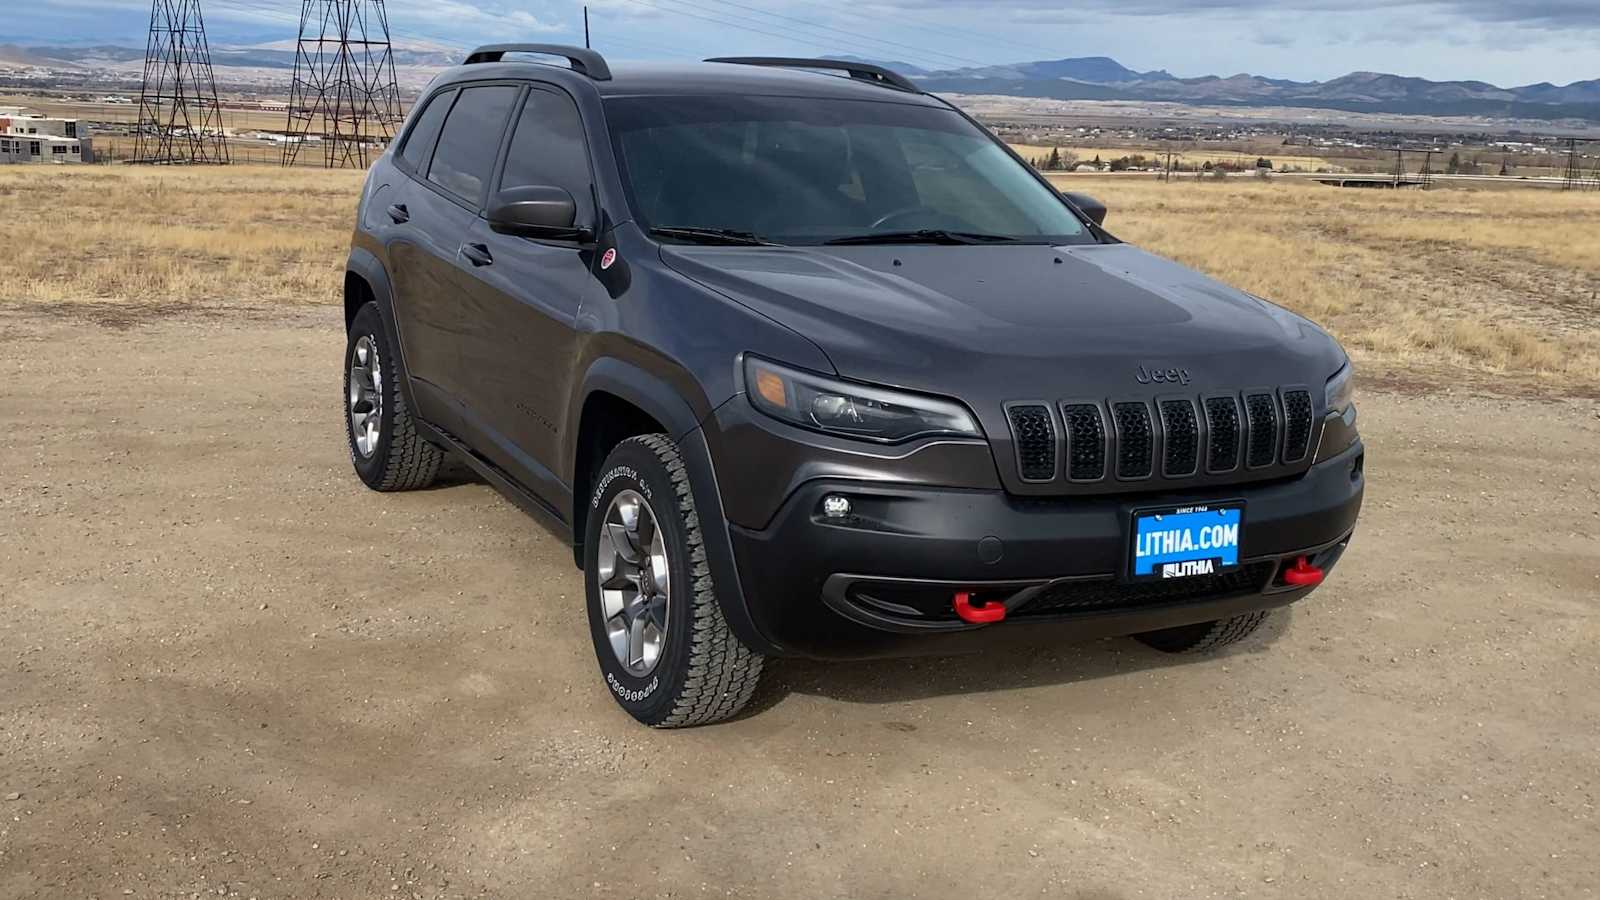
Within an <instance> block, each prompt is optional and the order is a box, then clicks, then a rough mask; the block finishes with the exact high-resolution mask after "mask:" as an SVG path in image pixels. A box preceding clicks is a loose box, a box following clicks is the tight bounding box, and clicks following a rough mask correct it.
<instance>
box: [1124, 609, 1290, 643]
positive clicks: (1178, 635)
mask: <svg viewBox="0 0 1600 900" xmlns="http://www.w3.org/2000/svg"><path fill="white" fill-rule="evenodd" d="M1271 614H1272V611H1271V610H1266V609H1263V610H1259V611H1257V612H1252V613H1245V614H1244V615H1242V616H1234V617H1233V618H1231V619H1220V620H1217V621H1214V622H1199V623H1197V624H1194V625H1180V626H1178V627H1177V628H1163V629H1161V630H1160V631H1146V632H1145V633H1143V634H1136V635H1134V637H1136V638H1138V639H1139V641H1140V642H1141V643H1143V644H1145V645H1146V646H1149V647H1154V648H1155V649H1157V650H1160V651H1161V652H1163V653H1209V652H1211V651H1212V650H1220V649H1221V648H1223V647H1226V646H1228V645H1229V644H1234V643H1238V642H1239V641H1242V640H1244V639H1245V638H1247V637H1249V636H1250V635H1252V634H1255V632H1256V630H1257V629H1258V628H1260V627H1261V625H1262V623H1264V622H1266V621H1267V616H1269V615H1271Z"/></svg>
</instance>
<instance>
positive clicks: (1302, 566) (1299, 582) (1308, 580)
mask: <svg viewBox="0 0 1600 900" xmlns="http://www.w3.org/2000/svg"><path fill="white" fill-rule="evenodd" d="M1322 577H1323V571H1322V570H1321V569H1319V568H1317V567H1316V566H1313V565H1312V564H1311V560H1310V559H1307V558H1306V557H1304V556H1302V557H1300V558H1299V559H1297V560H1295V561H1294V565H1292V566H1290V567H1289V568H1287V569H1284V570H1283V583H1284V584H1292V585H1294V586H1295V587H1315V586H1317V585H1319V584H1321V583H1322Z"/></svg>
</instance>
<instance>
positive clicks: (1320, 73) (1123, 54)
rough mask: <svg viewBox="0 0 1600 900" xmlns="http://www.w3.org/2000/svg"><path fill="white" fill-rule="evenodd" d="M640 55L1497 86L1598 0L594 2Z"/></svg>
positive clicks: (538, 19) (473, 18) (1569, 62)
mask: <svg viewBox="0 0 1600 900" xmlns="http://www.w3.org/2000/svg"><path fill="white" fill-rule="evenodd" d="M6 2H7V3H8V5H9V4H17V5H18V6H20V7H21V8H20V9H13V10H12V11H10V12H8V14H7V17H6V18H7V19H8V21H7V22H6V23H5V24H4V25H3V26H0V43H6V42H21V43H46V42H57V41H74V42H84V41H92V42H97V43H116V44H123V45H130V46H141V45H142V44H143V42H144V30H145V26H146V22H147V18H148V16H149V9H150V4H149V0H6ZM201 2H202V5H203V9H204V11H205V17H206V22H207V25H208V28H209V30H210V33H211V38H212V41H213V42H214V43H258V42H266V41H274V40H289V39H293V37H294V35H295V25H296V21H297V17H298V14H299V8H300V3H299V0H201ZM388 8H389V18H390V27H391V31H392V33H393V35H394V38H395V40H396V41H397V42H407V41H411V42H433V43H438V44H442V45H447V46H466V45H472V44H477V43H486V42H489V41H504V40H547V41H575V42H581V39H582V24H581V23H582V13H581V9H582V4H581V3H578V2H565V0H481V2H467V0H389V3H388ZM590 15H591V20H592V23H593V26H594V29H595V33H596V46H597V47H598V48H600V49H602V50H604V51H605V52H607V53H608V54H611V55H614V56H618V57H627V58H684V59H687V58H695V57H703V56H709V55H713V54H728V53H744V54H747V53H771V54H786V55H820V54H823V53H849V54H854V55H857V56H863V57H869V58H875V59H892V60H905V61H908V62H912V63H915V64H917V65H921V66H923V67H925V68H957V67H963V66H970V65H980V64H994V63H1003V62H1016V61H1020V60H1029V59H1047V58H1058V57H1064V56H1111V57H1114V58H1116V59H1117V60H1118V61H1120V62H1122V63H1123V64H1124V65H1127V66H1129V67H1131V68H1135V69H1140V70H1144V69H1157V68H1165V69H1167V70H1169V71H1171V72H1172V73H1173V74H1175V75H1179V76H1193V75H1207V74H1218V75H1231V74H1234V73H1237V72H1252V73H1255V74H1260V75H1268V76H1274V77H1283V78H1295V79H1300V80H1321V79H1327V78H1331V77H1336V76H1338V75H1342V74H1344V73H1346V72H1350V71H1355V70H1373V71H1383V72H1394V73H1397V74H1402V75H1418V76H1422V77H1425V78H1433V79H1437V80H1445V79H1477V80H1483V81H1489V82H1493V83H1495V84H1500V85H1507V86H1509V85H1516V84H1527V83H1532V82H1537V81H1552V82H1556V83H1559V84H1565V83H1568V82H1571V81H1577V80H1586V79H1591V78H1600V0H1537V2H1536V0H1439V2H1412V0H1363V2H1353V0H1067V2H1063V0H991V2H973V0H915V2H912V0H867V2H847V0H812V2H790V0H592V2H591V3H590Z"/></svg>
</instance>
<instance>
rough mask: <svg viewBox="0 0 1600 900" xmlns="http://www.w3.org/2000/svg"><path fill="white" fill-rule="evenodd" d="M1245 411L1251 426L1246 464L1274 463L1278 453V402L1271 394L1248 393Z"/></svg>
mask: <svg viewBox="0 0 1600 900" xmlns="http://www.w3.org/2000/svg"><path fill="white" fill-rule="evenodd" d="M1244 413H1245V418H1246V421H1247V422H1248V423H1249V426H1250V441H1249V444H1248V445H1247V450H1246V456H1245V465H1247V466H1249V467H1250V468H1252V469H1259V468H1261V467H1262V466H1270V465H1272V461H1273V460H1274V459H1276V458H1277V455H1278V416H1277V404H1276V403H1274V402H1273V401H1272V395H1271V394H1247V395H1245V398H1244Z"/></svg>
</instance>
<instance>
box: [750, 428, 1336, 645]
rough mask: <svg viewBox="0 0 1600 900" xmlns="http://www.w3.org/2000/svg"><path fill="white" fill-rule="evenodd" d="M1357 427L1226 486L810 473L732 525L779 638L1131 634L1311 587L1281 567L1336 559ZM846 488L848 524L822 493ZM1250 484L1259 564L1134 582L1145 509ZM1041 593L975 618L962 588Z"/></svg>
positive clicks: (1230, 495) (1250, 531)
mask: <svg viewBox="0 0 1600 900" xmlns="http://www.w3.org/2000/svg"><path fill="white" fill-rule="evenodd" d="M1363 463H1364V449H1363V446H1362V445H1361V443H1360V442H1359V441H1358V442H1356V443H1355V444H1354V445H1352V446H1351V447H1350V449H1348V450H1346V451H1345V452H1344V453H1342V454H1340V455H1339V456H1337V457H1334V458H1333V459H1330V460H1328V461H1326V462H1323V463H1321V464H1318V465H1316V466H1313V467H1311V469H1310V470H1309V471H1308V472H1306V474H1304V475H1302V476H1299V477H1296V478H1293V479H1288V480H1281V481H1277V482H1270V483H1263V484H1256V485H1243V486H1233V487H1228V488H1221V489H1213V490H1211V491H1200V492H1195V491H1188V492H1176V493H1165V494H1152V493H1140V494H1137V495H1128V496H1098V497H1069V498H1059V499H1058V498H1049V499H1040V498H1022V497H1017V496H1014V495H1011V494H1008V493H1006V492H1005V491H1003V490H975V489H957V488H940V487H930V486H926V485H920V484H889V483H883V482H881V481H875V482H869V481H858V480H850V479H836V478H825V479H817V480H812V481H808V482H806V483H804V484H802V485H801V486H800V487H799V488H798V489H797V490H795V491H794V492H793V493H792V494H791V495H790V496H789V498H788V500H787V501H786V502H785V503H784V504H783V505H782V507H781V508H780V509H779V510H778V512H777V514H776V515H775V516H773V517H772V518H771V520H770V522H768V524H767V526H766V527H764V528H761V529H754V528H747V527H740V526H737V525H731V526H730V528H729V535H730V538H731V543H732V550H733V554H732V555H733V557H734V562H735V564H736V566H737V569H738V576H739V583H740V585H741V588H742V593H743V596H744V601H745V606H746V608H747V609H748V612H749V615H750V618H751V620H752V622H753V624H754V625H755V626H756V628H757V629H758V630H759V631H760V633H761V634H762V635H764V636H765V637H766V638H767V639H768V642H769V643H770V644H771V648H772V649H773V650H776V651H777V652H780V653H784V654H788V655H799V656H810V657H817V658H865V657H874V656H897V655H907V654H916V653H946V652H960V651H962V650H965V649H968V648H969V647H971V646H973V645H975V644H982V643H989V642H992V641H998V642H1009V641H1014V640H1023V641H1030V640H1045V641H1061V640H1072V639H1083V638H1090V637H1098V636H1105V635H1112V634H1132V633H1137V632H1141V631H1150V630H1155V629H1160V628H1168V627H1174V626H1177V625H1186V624H1192V623H1194V622H1204V621H1210V620H1213V619H1219V618H1226V617H1229V616H1233V615H1239V614H1241V613H1245V612H1250V611H1252V610H1257V609H1265V608H1270V607H1275V606H1282V605H1285V604H1288V603H1292V602H1294V601H1295V600H1298V599H1300V598H1302V597H1304V596H1305V595H1306V594H1308V593H1310V591H1311V590H1312V588H1304V587H1298V588H1297V587H1292V586H1289V585H1286V584H1284V583H1283V580H1282V575H1281V569H1282V567H1283V566H1285V565H1287V564H1289V563H1292V562H1293V561H1294V560H1295V559H1296V558H1298V557H1300V556H1308V557H1310V558H1311V560H1312V562H1313V563H1314V564H1316V565H1318V566H1320V567H1321V568H1323V569H1324V570H1327V569H1331V567H1332V566H1333V565H1334V564H1335V563H1336V562H1337V561H1338V559H1339V556H1340V554H1341V553H1342V552H1343V550H1344V547H1345V545H1346V544H1347V543H1348V541H1349V539H1350V535H1351V534H1352V532H1353V531H1354V528H1355V523H1356V517H1357V515H1358V514H1359V512H1360V508H1361V499H1362V492H1363V488H1364V484H1365V481H1364V471H1363ZM829 494H842V495H844V496H846V497H848V498H849V499H850V501H851V505H852V510H853V514H854V515H853V517H852V518H851V519H850V520H848V521H846V522H844V523H837V522H833V521H829V520H827V519H825V518H824V517H823V515H822V513H821V505H822V498H823V497H825V496H827V495H829ZM1233 499H1242V500H1243V501H1244V502H1245V504H1246V513H1245V521H1244V530H1243V532H1242V535H1241V550H1242V553H1241V559H1242V561H1243V562H1244V565H1243V566H1241V568H1240V569H1238V570H1236V571H1235V572H1233V573H1229V574H1226V575H1219V576H1208V577H1206V580H1200V579H1183V580H1181V581H1171V582H1154V583H1144V584H1137V585H1135V584H1127V583H1124V582H1123V581H1122V580H1121V579H1120V573H1122V572H1125V571H1126V569H1127V554H1128V552H1129V539H1128V527H1129V522H1130V520H1131V516H1132V513H1133V510H1134V509H1136V508H1145V507H1151V506H1163V505H1169V504H1170V505H1181V504H1186V503H1194V502H1204V501H1221V500H1233ZM1031 588H1043V589H1042V590H1035V591H1032V592H1031V595H1030V596H1033V597H1035V598H1036V599H1034V600H1033V601H1031V602H1029V603H1026V604H1023V605H1022V606H1021V607H1019V608H1018V609H1016V610H1014V611H1013V612H1012V614H1010V615H1008V617H1007V619H1006V621H1004V622H1002V623H998V624H994V625H972V624H969V623H967V622H964V621H961V620H960V619H959V618H956V617H955V616H954V614H953V611H952V610H951V609H950V608H949V604H950V601H951V599H952V598H953V595H954V594H955V592H957V591H969V592H972V593H974V594H976V595H978V596H983V597H992V598H994V599H995V600H1003V599H1005V598H1006V597H1008V596H1012V595H1015V594H1016V593H1017V592H1019V591H1023V590H1028V589H1031Z"/></svg>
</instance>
